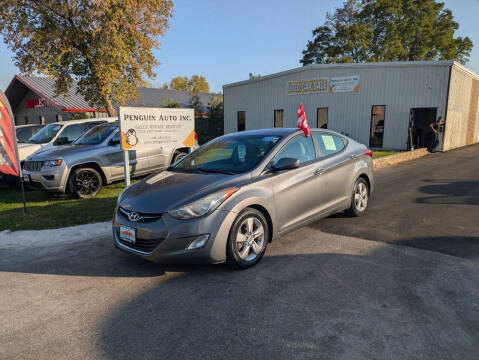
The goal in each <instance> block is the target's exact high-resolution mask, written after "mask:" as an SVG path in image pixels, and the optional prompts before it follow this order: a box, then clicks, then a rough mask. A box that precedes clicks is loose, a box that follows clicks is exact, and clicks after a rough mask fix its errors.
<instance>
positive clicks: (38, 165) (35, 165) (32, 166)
mask: <svg viewBox="0 0 479 360" xmlns="http://www.w3.org/2000/svg"><path fill="white" fill-rule="evenodd" d="M42 166H43V161H25V162H24V163H23V169H25V170H27V171H40V170H41V169H42Z"/></svg>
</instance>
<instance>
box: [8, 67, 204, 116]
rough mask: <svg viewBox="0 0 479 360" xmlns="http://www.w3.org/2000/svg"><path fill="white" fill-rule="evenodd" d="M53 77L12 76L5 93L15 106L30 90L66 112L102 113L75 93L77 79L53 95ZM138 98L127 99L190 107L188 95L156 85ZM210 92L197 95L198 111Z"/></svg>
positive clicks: (143, 103)
mask: <svg viewBox="0 0 479 360" xmlns="http://www.w3.org/2000/svg"><path fill="white" fill-rule="evenodd" d="M54 84H55V80H54V79H49V78H45V77H35V76H21V75H15V76H14V78H13V79H12V81H11V82H10V84H9V85H8V88H7V90H6V91H5V95H6V96H7V98H8V101H9V102H10V105H11V106H12V109H15V108H16V107H17V106H18V105H19V104H20V102H21V101H22V100H23V98H24V97H25V95H26V94H27V92H28V91H29V90H31V91H33V92H34V93H36V94H38V96H41V97H42V98H45V99H46V100H49V101H50V102H51V103H52V104H53V105H54V106H55V107H57V108H58V109H59V110H61V111H66V112H73V111H74V112H93V111H100V112H105V110H103V109H94V108H92V106H91V105H90V104H88V102H87V101H86V100H85V98H84V97H83V96H82V95H80V94H78V93H77V82H76V81H74V82H73V84H72V86H71V87H70V89H68V92H67V93H66V94H65V95H59V96H55V85H54ZM138 93H139V96H138V100H137V101H134V102H130V103H129V104H128V105H129V106H145V107H161V106H162V105H165V103H166V102H167V101H168V100H169V99H171V100H172V101H177V102H178V103H180V105H181V106H182V107H190V106H191V94H190V93H188V92H186V91H176V90H169V89H157V88H139V89H138ZM212 96H213V95H212V94H204V93H202V94H199V98H200V103H201V111H202V112H206V111H207V107H208V103H209V102H210V100H211V97H212Z"/></svg>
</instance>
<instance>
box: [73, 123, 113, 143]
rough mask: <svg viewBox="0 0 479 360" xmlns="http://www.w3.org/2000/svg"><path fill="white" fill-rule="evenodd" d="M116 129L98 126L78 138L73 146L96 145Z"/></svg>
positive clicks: (111, 126)
mask: <svg viewBox="0 0 479 360" xmlns="http://www.w3.org/2000/svg"><path fill="white" fill-rule="evenodd" d="M117 128H118V126H117V125H111V124H108V125H98V126H95V127H94V128H92V129H90V130H89V131H87V132H86V133H85V134H83V136H81V137H79V138H78V139H77V140H76V141H75V142H74V143H73V144H74V145H98V144H101V143H102V142H103V141H105V139H106V138H107V137H108V136H110V135H111V134H112V133H113V131H115V130H116V129H117Z"/></svg>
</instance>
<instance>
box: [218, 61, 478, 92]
mask: <svg viewBox="0 0 479 360" xmlns="http://www.w3.org/2000/svg"><path fill="white" fill-rule="evenodd" d="M453 65H455V66H459V67H461V68H463V69H466V68H465V67H464V66H462V65H461V64H459V63H458V62H456V61H453V60H441V61H395V62H371V63H335V64H311V65H306V66H301V67H298V68H294V69H290V70H286V71H281V72H277V73H274V74H270V75H265V76H261V77H259V78H255V79H251V80H243V81H237V82H234V83H230V84H225V85H223V88H228V87H234V86H238V85H246V84H252V83H254V82H259V81H263V80H267V79H272V78H276V77H281V76H286V75H289V74H293V73H298V72H302V71H307V70H330V69H363V68H385V67H388V68H403V67H423V66H453ZM466 70H467V69H466ZM468 71H469V72H471V71H470V70H468ZM476 76H477V75H476Z"/></svg>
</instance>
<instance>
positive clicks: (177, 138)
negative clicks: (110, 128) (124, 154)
mask: <svg viewBox="0 0 479 360" xmlns="http://www.w3.org/2000/svg"><path fill="white" fill-rule="evenodd" d="M118 117H119V119H120V130H121V147H122V149H123V150H135V149H148V148H150V149H157V148H160V147H166V148H179V147H193V146H195V113H194V109H174V108H173V109H171V108H145V107H120V111H119V114H118Z"/></svg>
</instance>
